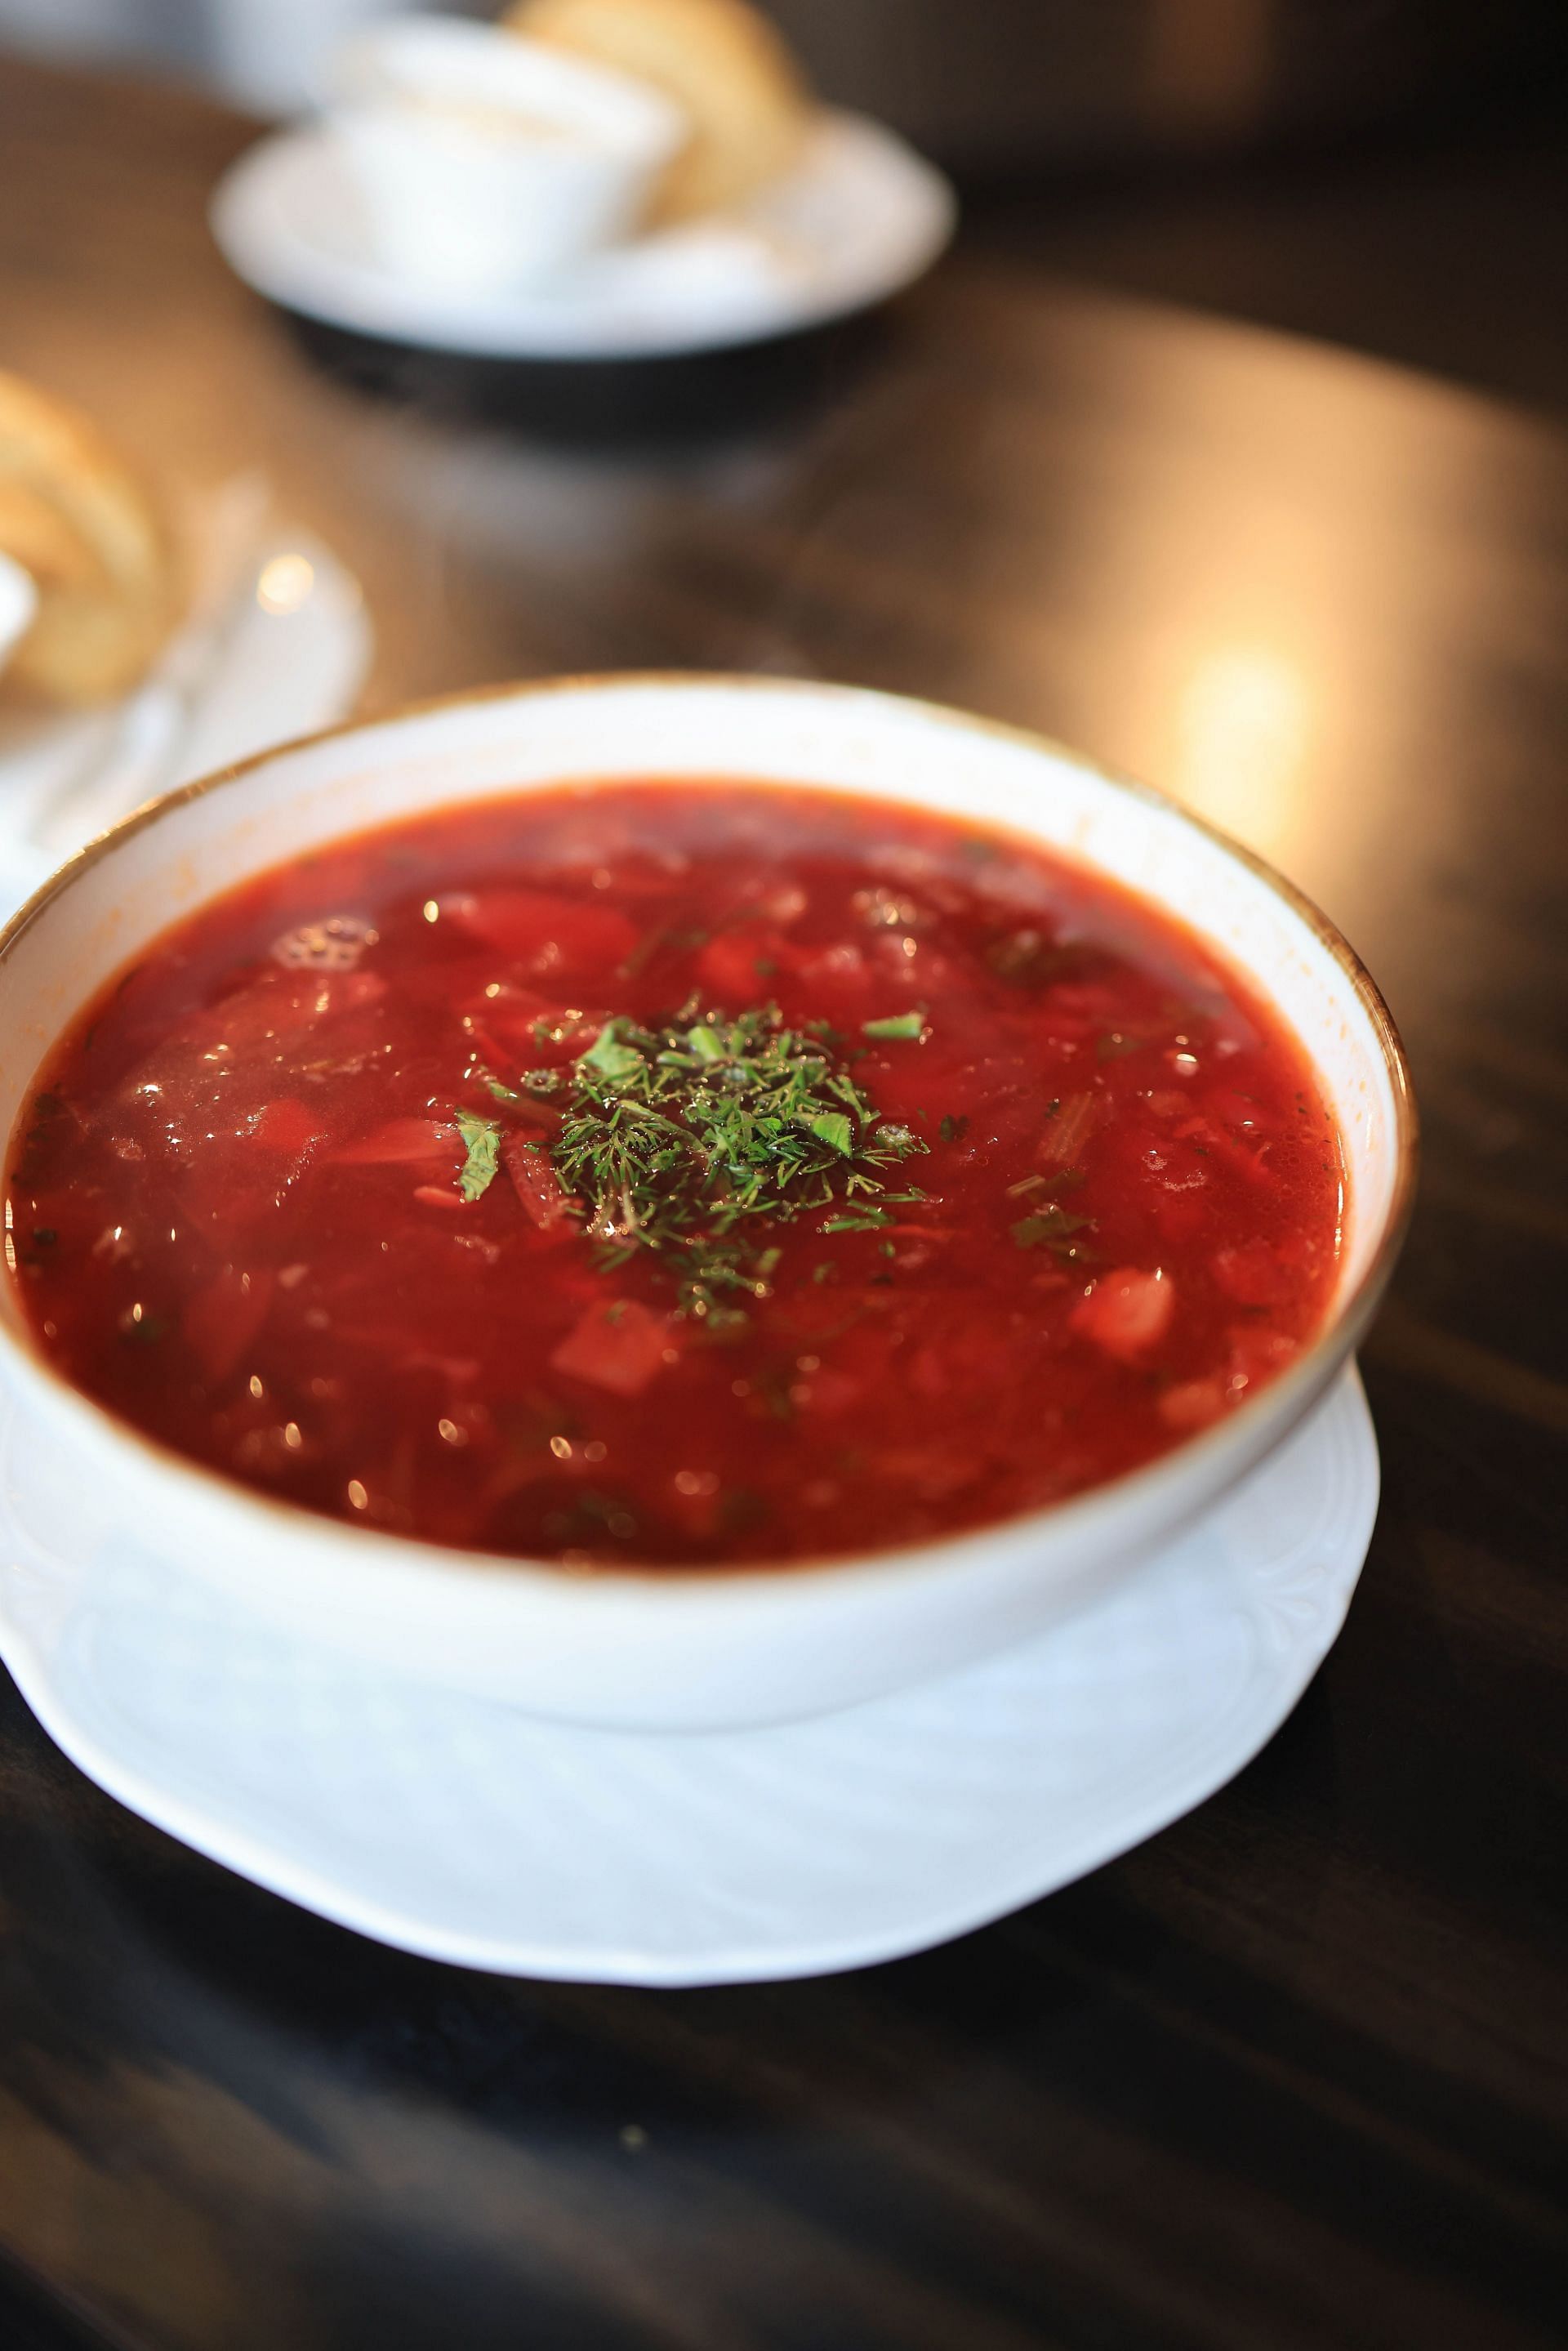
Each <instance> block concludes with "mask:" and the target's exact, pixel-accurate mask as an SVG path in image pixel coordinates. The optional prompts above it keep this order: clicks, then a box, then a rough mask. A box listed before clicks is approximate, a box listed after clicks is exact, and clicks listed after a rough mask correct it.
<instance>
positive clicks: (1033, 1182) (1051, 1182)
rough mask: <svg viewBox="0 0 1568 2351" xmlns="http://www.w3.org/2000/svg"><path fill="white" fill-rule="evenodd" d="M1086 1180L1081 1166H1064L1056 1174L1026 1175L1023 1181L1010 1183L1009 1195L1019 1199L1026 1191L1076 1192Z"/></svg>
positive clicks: (1012, 1198) (1013, 1198) (1011, 1198)
mask: <svg viewBox="0 0 1568 2351" xmlns="http://www.w3.org/2000/svg"><path fill="white" fill-rule="evenodd" d="M1084 1181H1085V1176H1084V1171H1083V1169H1082V1168H1081V1167H1062V1168H1059V1169H1058V1170H1057V1172H1056V1174H1055V1175H1025V1176H1024V1177H1023V1181H1022V1182H1021V1183H1017V1184H1010V1185H1009V1186H1008V1187H1007V1196H1008V1198H1009V1199H1010V1200H1017V1199H1021V1198H1022V1197H1023V1194H1024V1193H1025V1192H1048V1193H1060V1192H1075V1191H1076V1190H1077V1188H1078V1186H1079V1185H1080V1184H1082V1183H1083V1182H1084Z"/></svg>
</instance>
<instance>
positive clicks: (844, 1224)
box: [817, 1208, 893, 1233]
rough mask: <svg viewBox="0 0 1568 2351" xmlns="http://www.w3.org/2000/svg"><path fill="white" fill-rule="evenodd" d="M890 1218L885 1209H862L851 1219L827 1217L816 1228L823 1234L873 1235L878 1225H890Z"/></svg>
mask: <svg viewBox="0 0 1568 2351" xmlns="http://www.w3.org/2000/svg"><path fill="white" fill-rule="evenodd" d="M892 1221H893V1219H892V1217H890V1216H889V1215H888V1211H887V1209H886V1208H862V1209H861V1210H860V1211H859V1213H858V1214H857V1215H856V1216H853V1217H829V1218H828V1220H827V1222H826V1224H825V1225H821V1226H819V1227H818V1228H817V1229H818V1230H819V1231H820V1232H825V1233H874V1232H875V1231H876V1229H877V1226H878V1225H890V1224H891V1223H892Z"/></svg>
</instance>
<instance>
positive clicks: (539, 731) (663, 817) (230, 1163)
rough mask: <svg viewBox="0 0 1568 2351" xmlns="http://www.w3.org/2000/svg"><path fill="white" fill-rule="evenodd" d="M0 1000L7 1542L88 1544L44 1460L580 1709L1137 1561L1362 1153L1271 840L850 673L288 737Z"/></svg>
mask: <svg viewBox="0 0 1568 2351" xmlns="http://www.w3.org/2000/svg"><path fill="white" fill-rule="evenodd" d="M0 1001H3V1005H4V1019H3V1022H0V1038H3V1042H0V1114H3V1117H4V1123H5V1131H6V1133H7V1134H9V1136H10V1143H9V1148H8V1156H7V1163H6V1205H5V1225H6V1232H5V1246H6V1259H7V1273H6V1276H5V1281H4V1285H3V1288H4V1307H3V1311H0V1376H3V1377H4V1380H5V1384H6V1386H7V1388H8V1389H9V1390H10V1392H11V1395H12V1400H13V1405H14V1409H15V1412H16V1416H17V1420H18V1426H19V1430H20V1433H21V1434H20V1438H19V1439H18V1438H16V1437H14V1439H13V1441H14V1442H16V1441H24V1442H26V1443H27V1444H28V1445H29V1446H38V1447H50V1448H53V1450H54V1452H55V1453H56V1454H57V1457H58V1458H59V1463H60V1466H61V1469H62V1473H63V1474H62V1477H61V1479H60V1480H59V1485H60V1489H61V1490H62V1491H67V1492H70V1493H75V1494H78V1495H79V1496H81V1497H82V1498H83V1499H82V1509H83V1514H84V1515H83V1523H82V1526H81V1528H80V1529H78V1530H75V1531H73V1528H72V1526H71V1525H70V1524H64V1525H62V1527H60V1528H59V1529H57V1530H56V1531H55V1541H56V1545H57V1548H59V1547H62V1546H63V1547H64V1548H66V1549H67V1550H68V1549H69V1548H70V1546H71V1545H72V1544H73V1543H75V1544H76V1545H77V1548H78V1551H79V1552H82V1554H83V1555H84V1558H85V1557H86V1555H87V1554H88V1552H91V1553H92V1555H93V1556H92V1561H91V1562H88V1572H95V1573H96V1572H107V1571H105V1570H104V1568H103V1556H104V1553H105V1550H106V1546H105V1543H104V1541H103V1540H102V1538H101V1533H100V1534H99V1535H98V1536H94V1535H93V1534H92V1533H91V1531H90V1529H89V1527H88V1518H89V1517H90V1516H91V1512H90V1511H88V1500H89V1499H90V1500H91V1503H92V1506H93V1509H94V1510H96V1511H97V1512H98V1514H99V1518H98V1520H96V1521H95V1523H99V1524H101V1518H102V1513H103V1510H105V1508H106V1507H107V1508H108V1509H109V1512H110V1517H111V1519H112V1520H113V1523H114V1524H115V1525H117V1526H119V1527H121V1528H124V1529H130V1530H134V1531H135V1533H136V1537H137V1540H139V1541H142V1542H147V1541H154V1542H155V1543H156V1544H157V1545H158V1546H159V1548H160V1551H161V1553H162V1554H163V1555H165V1556H166V1557H167V1558H168V1559H169V1560H171V1562H174V1563H175V1564H177V1565H178V1566H180V1567H182V1568H184V1569H186V1570H188V1571H189V1572H190V1573H192V1574H195V1575H199V1576H202V1577H206V1578H213V1579H216V1580H218V1581H219V1582H220V1583H222V1584H223V1586H224V1587H225V1588H226V1589H227V1590H228V1591H229V1592H230V1593H231V1594H233V1593H239V1594H240V1595H242V1596H243V1598H244V1601H245V1602H246V1603H247V1604H250V1605H251V1606H253V1607H254V1609H255V1610H256V1611H258V1612H260V1613H261V1614H263V1615H265V1617H267V1618H268V1619H270V1620H272V1621H273V1622H275V1623H278V1624H282V1625H286V1626H288V1627H290V1628H292V1629H293V1630H294V1631H295V1632H296V1633H300V1634H304V1635H309V1636H310V1637H313V1638H317V1639H320V1640H322V1641H325V1642H327V1643H329V1644H331V1645H335V1646H339V1647H342V1648H347V1649H348V1650H351V1651H354V1652H356V1653H358V1654H359V1655H361V1656H365V1657H367V1658H370V1659H373V1660H376V1661H378V1662H379V1663H380V1664H381V1665H383V1666H389V1667H393V1668H396V1669H398V1670H400V1671H403V1672H407V1673H410V1674H415V1675H419V1676H421V1677H426V1678H428V1679H433V1680H436V1681H440V1682H441V1683H443V1684H446V1685H449V1686H452V1687H460V1688H463V1689H467V1690H470V1691H473V1692H477V1693H481V1694H483V1695H485V1696H487V1697H491V1698H502V1699H505V1700H509V1701H512V1702H514V1703H516V1704H518V1705H520V1706H523V1707H524V1708H531V1709H533V1710H535V1711H538V1712H543V1713H550V1714H554V1715H556V1716H560V1717H562V1718H565V1719H574V1720H579V1721H585V1722H600V1723H607V1724H622V1725H640V1726H647V1727H652V1728H661V1727H664V1728H691V1729H699V1728H703V1727H709V1726H719V1725H737V1724H746V1723H756V1722H764V1721H770V1720H784V1719H790V1718H792V1717H801V1716H805V1715H808V1714H811V1713H814V1712H820V1711H825V1710H827V1709H830V1708H836V1707H841V1706H846V1705H849V1704H852V1703H855V1702H857V1701H859V1700H861V1699H864V1698H869V1697H872V1696H875V1695H877V1694H879V1693H882V1692H886V1691H889V1690H892V1689H894V1688H897V1687H901V1686H903V1685H906V1684H909V1683H912V1682H914V1681H917V1680H919V1679H920V1678H922V1677H930V1676H933V1675H938V1674H940V1673H942V1672H944V1671H946V1670H948V1669H950V1668H952V1667H958V1666H960V1665H961V1664H964V1663H966V1662H968V1661H970V1660H971V1659H973V1658H976V1657H979V1656H983V1655H986V1654H990V1653H993V1652H995V1651H998V1650H1000V1649H1002V1648H1003V1647H1005V1646H1008V1645H1010V1644H1012V1643H1015V1642H1018V1641H1022V1640H1024V1639H1026V1638H1028V1637H1030V1636H1032V1635H1037V1634H1039V1633H1041V1632H1043V1631H1044V1629H1045V1628H1047V1627H1048V1626H1049V1625H1050V1624H1051V1623H1052V1621H1053V1620H1054V1619H1055V1618H1057V1617H1059V1616H1061V1615H1062V1614H1064V1612H1066V1611H1068V1610H1071V1609H1072V1608H1074V1607H1076V1606H1078V1605H1080V1604H1083V1603H1084V1602H1085V1600H1087V1599H1088V1598H1090V1597H1091V1596H1093V1595H1095V1594H1096V1593H1100V1592H1102V1591H1104V1590H1106V1588H1107V1587H1108V1586H1109V1585H1111V1584H1112V1583H1114V1582H1115V1581H1116V1579H1118V1578H1121V1577H1125V1576H1127V1575H1130V1574H1133V1573H1137V1570H1138V1568H1139V1566H1140V1565H1141V1564H1142V1563H1143V1562H1147V1560H1149V1559H1150V1558H1151V1557H1152V1556H1153V1555H1154V1554H1155V1553H1156V1552H1158V1550H1159V1548H1160V1546H1161V1545H1163V1544H1165V1543H1166V1542H1168V1541H1169V1540H1170V1539H1171V1538H1172V1537H1173V1535H1175V1534H1176V1533H1177V1532H1179V1531H1180V1530H1181V1529H1183V1528H1184V1527H1186V1526H1188V1525H1189V1523H1190V1522H1191V1521H1193V1520H1196V1519H1197V1518H1198V1517H1199V1514H1200V1513H1201V1512H1203V1511H1204V1510H1205V1509H1206V1508H1208V1507H1209V1506H1210V1505H1211V1504H1212V1503H1214V1502H1215V1501H1216V1499H1218V1498H1219V1497H1220V1495H1221V1494H1222V1493H1223V1492H1224V1491H1225V1490H1226V1489H1229V1488H1230V1487H1231V1486H1232V1485H1234V1484H1235V1483H1236V1482H1237V1481H1238V1480H1239V1479H1241V1478H1243V1477H1244V1476H1245V1475H1246V1474H1247V1472H1248V1471H1249V1470H1251V1468H1253V1467H1254V1466H1255V1465H1256V1464H1257V1463H1258V1462H1259V1461H1261V1460H1262V1458H1263V1457H1264V1456H1265V1455H1266V1454H1268V1453H1269V1452H1270V1451H1271V1450H1272V1448H1273V1447H1276V1446H1278V1445H1279V1444H1280V1443H1281V1441H1282V1439H1283V1438H1284V1437H1285V1436H1286V1435H1287V1434H1288V1433H1289V1431H1290V1430H1291V1429H1292V1428H1293V1426H1294V1425H1295V1424H1296V1423H1297V1422H1298V1421H1299V1420H1300V1419H1301V1417H1302V1416H1303V1414H1304V1413H1305V1412H1306V1411H1307V1410H1308V1409H1309V1408H1310V1407H1311V1405H1313V1404H1314V1401H1315V1400H1316V1399H1317V1398H1318V1397H1319V1396H1320V1395H1322V1394H1323V1392H1324V1388H1325V1386H1326V1385H1327V1384H1328V1383H1329V1381H1330V1380H1331V1379H1332V1377H1333V1376H1334V1374H1335V1372H1336V1371H1337V1370H1338V1369H1339V1367H1340V1366H1341V1365H1342V1364H1343V1363H1344V1362H1345V1358H1346V1355H1347V1354H1348V1353H1349V1351H1350V1349H1351V1348H1352V1347H1353V1345H1354V1344H1355V1341H1356V1339H1357V1337H1358V1336H1359V1334H1360V1332H1362V1330H1363V1329H1364V1327H1365V1325H1366V1322H1367V1319H1368V1316H1369V1315H1370V1313H1371V1311H1372V1309H1373V1307H1374V1305H1375V1303H1376V1298H1377V1296H1378V1293H1379V1291H1380V1290H1381V1288H1382V1285H1383V1283H1384V1281H1385V1280H1386V1276H1387V1274H1388V1271H1389V1268H1390V1265H1391V1262H1392V1259H1393V1257H1394V1254H1395V1252H1396V1249H1397V1245H1398V1241H1399V1238H1400V1237H1401V1233H1402V1229H1403V1225H1404V1220H1405V1217H1406V1213H1407V1205H1408V1200H1409V1195H1410V1189H1411V1185H1412V1181H1413V1174H1414V1162H1415V1127H1414V1114H1413V1111H1412V1107H1411V1102H1410V1098H1409V1092H1408V1087H1407V1079H1406V1072H1405V1066H1404V1061H1403V1057H1402V1054H1401V1051H1400V1048H1399V1044H1398V1040H1397V1037H1396V1035H1395V1032H1394V1029H1393V1028H1392V1025H1391V1023H1390V1021H1389V1019H1388V1016H1387V1013H1386V1010H1385V1008H1384V1006H1383V1004H1382V1001H1381V999H1380V998H1379V997H1378V995H1377V993H1376V989H1375V988H1374V987H1373V986H1372V984H1371V982H1370V981H1369V979H1368V978H1367V977H1366V973H1365V972H1364V971H1363V970H1362V968H1361V967H1360V965H1359V964H1358V963H1357V961H1356V959H1355V956H1354V955H1353V954H1352V953H1351V952H1350V950H1349V948H1348V947H1347V946H1345V942H1344V941H1343V940H1342V939H1341V938H1340V937H1339V936H1338V935H1337V934H1336V933H1335V932H1334V930H1333V929H1332V928H1331V926H1330V925H1328V924H1327V923H1326V922H1325V921H1324V919H1323V917H1322V916H1321V915H1319V914H1317V913H1316V912H1315V911H1314V909H1313V908H1312V907H1311V906H1310V905H1308V904H1306V903H1305V902H1304V901H1303V899H1302V898H1301V897H1299V896H1298V895H1297V894H1296V893H1294V892H1293V890H1292V889H1291V888H1290V887H1289V886H1288V885H1287V884H1286V883H1283V882H1282V881H1281V880H1279V879H1278V877H1276V876H1275V875H1274V874H1272V872H1269V871H1268V870H1267V869H1266V868H1264V867H1263V866H1262V865H1261V864H1260V863H1259V862H1258V861H1257V860H1256V859H1254V858H1252V857H1251V856H1250V855H1248V854H1247V853H1245V852H1242V851H1241V850H1240V849H1238V848H1236V847H1235V846H1233V845H1232V844H1231V843H1230V842H1228V841H1225V840H1223V839H1221V838H1220V836H1219V835H1217V834H1216V833H1214V832H1212V831H1210V830H1209V829H1208V828H1207V827H1206V826H1204V825H1203V824H1201V823H1199V821H1197V820H1194V819H1193V818H1192V817H1190V816H1189V815H1187V814H1185V813H1183V812H1182V811H1181V810H1179V808H1178V807H1176V806H1175V805H1174V804H1172V803H1171V802H1169V801H1168V800H1166V799H1163V798H1161V797H1160V796H1158V794H1155V793H1153V792H1151V791H1148V790H1146V789H1141V788H1139V787H1137V786H1135V785H1131V784H1128V783H1126V782H1123V781H1118V780H1116V779H1114V778H1109V777H1106V775H1104V774H1102V773H1100V772H1098V771H1097V770H1096V769H1095V768H1092V767H1091V766H1089V765H1087V764H1086V763H1085V762H1084V761H1083V760H1081V759H1079V758H1075V757H1074V756H1073V755H1071V754H1069V753H1067V752H1065V751H1064V750H1062V749H1060V748H1057V747H1054V746H1052V745H1051V744H1049V743H1046V742H1044V741H1042V740H1039V739H1038V738H1035V737H1030V736H1027V735H1024V734H1021V733H1018V732H1015V731H1013V730H1011V729H1009V728H1006V727H1002V726H993V725H990V724H988V723H986V722H984V721H981V720H980V719H976V718H972V717H968V716H963V715H961V713H958V712H955V711H951V710H947V709H941V708H938V707H935V706H932V705H925V704H921V703H917V702H912V701H906V700H901V699H898V698H896V697H893V696H888V695H879V694H873V693H867V692H861V691H858V690H856V689H853V688H846V687H834V686H824V685H815V684H793V683H788V682H782V681H778V680H774V679H762V678H744V677H729V676H714V677H704V676H691V677H688V676H681V675H676V674H668V675H666V674H656V675H649V676H624V677H606V678H587V679H565V680H560V681H548V682H545V683H543V684H525V685H518V686H514V687H509V688H504V689H501V690H498V691H494V692H491V693H487V694H481V695H472V696H468V697H465V698H460V699H457V700H454V701H448V702H445V703H441V704H438V705H431V706H427V707H424V708H419V709H414V710H411V711H409V712H407V713H405V714H403V715H401V716H397V717H393V718H390V719H386V720H381V721H379V722H376V723H370V724H365V725H360V726H350V727H348V728H346V729H340V730H338V731H336V732H334V733H331V734H327V735H324V736H318V737H313V738H311V739H309V740H307V741H305V742H302V743H296V744H293V745H287V746H285V747H281V748H279V749H276V750H275V751H271V752H268V753H266V754H265V755H264V756H262V757H261V758H256V759H254V760H252V761H251V762H249V764H248V765H245V766H243V767H241V768H235V769H232V770H226V771H224V772H223V773H222V774H220V775H217V776H214V777H212V778H208V779H206V780H205V781H203V782H202V783H198V784H194V785H191V786H189V787H187V788H185V789H182V790H179V791H176V792H174V793H172V794H171V795H170V796H169V797H168V798H166V799H163V800H161V801H160V802H158V803H156V804H154V805H153V806H151V808H149V809H147V810H142V811H141V812H140V814H138V815H136V816H134V817H132V818H131V819H130V820H129V821H127V822H126V823H124V824H122V825H121V826H119V828H118V830H117V831H113V832H111V833H109V834H108V835H106V836H105V837H104V839H102V840H101V841H98V842H95V843H94V844H93V845H92V846H91V847H89V848H88V849H87V850H86V851H84V852H82V854H81V855H80V856H78V858H77V859H76V860H75V861H74V862H72V863H71V864H70V865H68V866H67V867H66V868H65V869H64V870H63V871H62V872H60V873H59V874H58V875H57V876H56V877H55V879H54V880H53V881H52V882H50V883H48V884H47V887H46V888H44V889H43V890H42V891H41V892H40V893H38V894H37V895H36V897H35V898H34V899H33V900H32V902H31V903H30V904H28V905H27V906H26V908H24V910H23V911H22V912H21V913H20V914H18V915H17V916H16V919H15V920H14V921H13V922H12V923H11V925H10V926H9V928H8V929H7V930H6V931H5V935H4V937H3V938H0ZM65 1515H66V1518H67V1520H69V1519H70V1517H71V1512H70V1510H67V1511H66V1513H65ZM107 1548H108V1550H109V1551H112V1548H113V1545H112V1542H111V1543H109V1545H108V1546H107Z"/></svg>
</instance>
